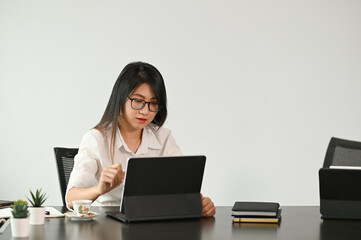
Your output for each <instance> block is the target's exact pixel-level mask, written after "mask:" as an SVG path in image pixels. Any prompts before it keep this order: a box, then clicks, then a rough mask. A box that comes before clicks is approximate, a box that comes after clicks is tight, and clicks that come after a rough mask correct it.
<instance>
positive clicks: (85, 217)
mask: <svg viewBox="0 0 361 240" xmlns="http://www.w3.org/2000/svg"><path fill="white" fill-rule="evenodd" d="M64 215H65V217H68V218H71V219H76V220H91V219H93V218H95V217H96V216H98V214H97V213H96V212H88V213H87V214H83V215H77V214H76V213H74V212H66V213H64Z"/></svg>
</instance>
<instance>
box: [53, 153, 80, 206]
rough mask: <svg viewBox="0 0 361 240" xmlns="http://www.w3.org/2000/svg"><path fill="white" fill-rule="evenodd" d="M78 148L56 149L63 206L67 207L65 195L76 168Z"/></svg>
mask: <svg viewBox="0 0 361 240" xmlns="http://www.w3.org/2000/svg"><path fill="white" fill-rule="evenodd" d="M78 150H79V149H78V148H61V147H55V148H54V153H55V159H56V165H57V167H58V176H59V184H60V191H61V196H62V198H63V205H64V206H66V201H65V193H66V187H67V186H68V182H69V177H70V173H71V171H72V170H73V166H74V157H75V155H76V154H78Z"/></svg>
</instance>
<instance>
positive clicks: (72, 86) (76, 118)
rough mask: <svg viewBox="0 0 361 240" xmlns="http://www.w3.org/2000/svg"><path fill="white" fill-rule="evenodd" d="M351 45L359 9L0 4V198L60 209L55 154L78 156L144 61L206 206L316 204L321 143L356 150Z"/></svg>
mask: <svg viewBox="0 0 361 240" xmlns="http://www.w3.org/2000/svg"><path fill="white" fill-rule="evenodd" d="M360 43H361V2H360V1H358V0H354V1H352V0H337V1H336V0H306V1H286V0H284V1H283V0H274V1H268V0H260V1H253V0H247V1H238V0H234V1H224V0H213V1H209V0H201V1H194V0H192V1H191V0H188V1H167V0H164V1H160V0H159V1H148V0H142V1H134V0H132V1H115V0H114V1H94V0H93V1H90V0H84V1H73V0H71V1H48V0H42V1H40V0H39V1H26V0H23V1H16V0H15V1H11V0H9V1H4V0H1V1H0V114H1V117H0V125H1V130H0V136H1V140H0V181H1V184H0V199H18V198H24V194H26V193H27V192H28V189H29V188H31V189H35V188H37V187H43V189H44V190H45V191H47V192H48V193H49V195H50V198H49V199H48V201H47V202H46V204H47V205H60V204H61V197H60V189H59V185H58V176H57V171H56V165H55V159H54V154H53V147H54V146H65V147H78V145H79V142H80V139H81V137H82V135H83V134H84V133H85V132H86V131H87V130H88V129H90V128H91V127H93V126H94V125H95V124H96V123H97V122H98V121H99V120H100V117H101V116H102V114H103V111H104V109H105V106H106V103H107V101H108V99H109V96H110V92H111V89H112V86H113V84H114V82H115V80H116V78H117V76H118V74H119V72H120V71H121V69H122V68H123V67H124V66H125V65H126V64H127V63H129V62H131V61H136V60H142V61H146V62H149V63H152V64H153V65H155V66H156V67H157V68H158V69H159V70H160V71H161V72H162V74H163V76H164V78H165V81H166V85H167V90H168V97H169V118H168V121H167V124H166V126H167V127H169V128H171V129H172V131H173V134H174V136H175V138H176V140H177V141H178V143H179V145H180V146H181V148H182V150H183V152H184V153H185V154H205V155H206V156H207V166H206V171H205V177H204V184H203V188H202V191H203V192H204V194H206V195H209V196H211V197H212V199H213V200H214V202H215V204H216V205H232V204H233V202H234V201H236V200H255V201H278V202H280V203H281V204H282V205H316V204H318V202H319V196H318V175H317V174H318V169H319V168H320V167H321V166H322V163H323V158H324V155H325V152H326V148H327V145H328V141H329V139H330V137H331V136H336V137H340V138H346V139H352V140H359V141H361V127H360V123H361V111H360V108H361V92H360V89H361V44H360Z"/></svg>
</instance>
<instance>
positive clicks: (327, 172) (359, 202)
mask: <svg viewBox="0 0 361 240" xmlns="http://www.w3.org/2000/svg"><path fill="white" fill-rule="evenodd" d="M360 180H361V170H353V169H332V168H321V169H320V170H319V187H320V212H321V214H322V218H339V219H361V184H360Z"/></svg>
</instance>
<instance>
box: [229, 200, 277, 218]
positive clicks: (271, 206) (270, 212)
mask: <svg viewBox="0 0 361 240" xmlns="http://www.w3.org/2000/svg"><path fill="white" fill-rule="evenodd" d="M279 208H280V205H279V203H275V202H235V204H234V205H233V208H232V216H263V217H276V216H277V214H278V210H279Z"/></svg>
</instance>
